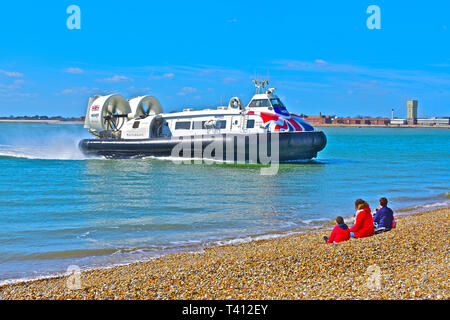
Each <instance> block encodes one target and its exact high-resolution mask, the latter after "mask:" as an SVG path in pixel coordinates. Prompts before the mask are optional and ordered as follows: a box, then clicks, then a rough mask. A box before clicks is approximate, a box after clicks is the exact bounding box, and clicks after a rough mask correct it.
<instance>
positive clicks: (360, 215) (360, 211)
mask: <svg viewBox="0 0 450 320" xmlns="http://www.w3.org/2000/svg"><path fill="white" fill-rule="evenodd" d="M355 209H356V210H357V211H356V218H355V224H354V225H353V227H351V228H350V236H351V237H352V238H364V237H370V236H372V235H373V234H374V232H375V229H374V226H373V218H372V214H371V210H370V207H369V205H368V204H367V202H365V201H364V200H362V199H358V200H356V201H355Z"/></svg>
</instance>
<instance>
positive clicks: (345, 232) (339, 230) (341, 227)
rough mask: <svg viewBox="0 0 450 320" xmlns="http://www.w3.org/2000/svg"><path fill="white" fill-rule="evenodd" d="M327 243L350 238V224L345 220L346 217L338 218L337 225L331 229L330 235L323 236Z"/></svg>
mask: <svg viewBox="0 0 450 320" xmlns="http://www.w3.org/2000/svg"><path fill="white" fill-rule="evenodd" d="M323 239H324V240H325V242H327V243H333V242H334V243H338V242H342V241H347V240H349V239H350V231H349V228H348V226H347V225H346V224H345V222H344V218H342V217H337V218H336V226H335V227H334V228H333V231H331V234H330V237H329V238H328V237H323Z"/></svg>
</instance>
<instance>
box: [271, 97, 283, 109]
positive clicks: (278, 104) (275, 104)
mask: <svg viewBox="0 0 450 320" xmlns="http://www.w3.org/2000/svg"><path fill="white" fill-rule="evenodd" d="M271 101H272V105H273V107H274V108H279V109H280V110H286V107H285V106H284V104H283V102H281V100H280V99H272V100H271Z"/></svg>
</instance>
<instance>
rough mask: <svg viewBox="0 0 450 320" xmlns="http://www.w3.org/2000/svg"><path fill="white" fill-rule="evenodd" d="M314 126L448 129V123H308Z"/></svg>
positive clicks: (449, 127) (449, 126)
mask: <svg viewBox="0 0 450 320" xmlns="http://www.w3.org/2000/svg"><path fill="white" fill-rule="evenodd" d="M310 124H311V125H312V126H314V127H341V128H345V127H348V128H400V129H402V128H426V129H450V125H441V126H425V125H417V124H416V125H406V124H405V125H377V124H329V123H318V124H314V123H310Z"/></svg>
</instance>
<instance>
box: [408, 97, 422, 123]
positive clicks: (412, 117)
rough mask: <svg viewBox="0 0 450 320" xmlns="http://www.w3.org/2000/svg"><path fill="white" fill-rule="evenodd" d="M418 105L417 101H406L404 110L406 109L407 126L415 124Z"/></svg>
mask: <svg viewBox="0 0 450 320" xmlns="http://www.w3.org/2000/svg"><path fill="white" fill-rule="evenodd" d="M418 105H419V102H418V101H417V100H408V101H407V102H406V109H407V114H408V116H407V119H408V123H409V124H416V123H417V107H418Z"/></svg>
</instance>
